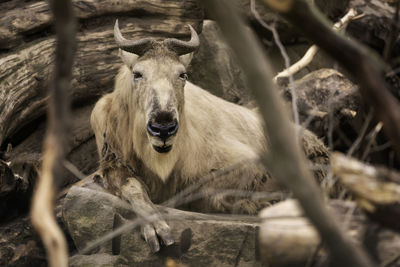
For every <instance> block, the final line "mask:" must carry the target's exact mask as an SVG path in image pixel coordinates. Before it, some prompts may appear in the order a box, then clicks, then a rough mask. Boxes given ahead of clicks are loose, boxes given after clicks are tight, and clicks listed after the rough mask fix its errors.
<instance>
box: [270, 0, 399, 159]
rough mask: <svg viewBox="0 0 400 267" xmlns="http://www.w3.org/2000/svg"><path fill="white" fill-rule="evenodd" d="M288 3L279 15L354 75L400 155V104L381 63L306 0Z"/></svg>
mask: <svg viewBox="0 0 400 267" xmlns="http://www.w3.org/2000/svg"><path fill="white" fill-rule="evenodd" d="M263 2H264V3H265V4H266V5H269V6H270V7H271V8H273V6H274V3H275V2H279V1H278V0H263ZM289 2H290V4H288V5H289V6H290V8H288V9H286V10H285V11H284V12H282V15H283V16H284V17H285V18H287V19H288V20H289V21H291V22H292V23H293V24H294V25H296V26H297V27H298V28H299V29H300V30H302V31H303V32H304V34H305V35H307V36H308V37H309V38H310V39H311V40H312V41H313V42H315V44H316V45H318V46H319V47H320V48H322V49H324V50H325V51H326V52H327V53H328V54H329V55H331V56H332V57H333V58H335V59H336V60H337V61H338V62H339V63H340V64H341V65H342V66H343V68H345V69H346V71H347V72H348V73H350V74H351V75H352V76H353V77H354V79H355V80H356V81H357V82H358V84H359V85H360V92H361V95H362V97H363V98H364V99H365V101H366V102H367V103H369V104H370V105H371V106H372V107H373V108H374V109H375V112H376V114H377V117H378V119H379V120H380V121H382V122H383V124H384V130H385V133H386V134H387V136H388V137H389V139H390V140H391V141H392V144H393V146H394V148H395V150H396V152H397V155H399V156H400V104H399V102H398V101H397V100H396V99H395V98H394V97H393V96H392V95H391V93H390V91H389V89H388V85H387V84H386V82H385V80H384V77H383V76H382V73H383V71H384V66H383V63H382V62H381V61H380V60H378V58H377V57H376V56H375V54H374V53H373V52H372V51H369V50H368V49H367V48H366V47H364V46H363V45H361V44H359V43H356V42H355V41H353V40H350V39H346V38H344V37H342V36H340V35H339V34H337V33H335V32H334V31H332V30H331V29H330V28H329V26H328V23H327V22H326V20H325V19H324V18H323V16H322V15H321V14H320V13H319V12H318V10H317V9H316V8H315V7H312V6H310V5H309V4H308V3H307V2H306V1H304V0H296V1H293V0H291V1H289ZM277 11H279V10H277ZM316 33H318V34H316Z"/></svg>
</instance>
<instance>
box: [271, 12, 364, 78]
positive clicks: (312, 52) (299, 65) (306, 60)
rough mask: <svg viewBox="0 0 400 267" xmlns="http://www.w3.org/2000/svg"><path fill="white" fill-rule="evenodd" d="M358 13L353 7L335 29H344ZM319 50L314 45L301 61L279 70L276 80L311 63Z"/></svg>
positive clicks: (336, 24)
mask: <svg viewBox="0 0 400 267" xmlns="http://www.w3.org/2000/svg"><path fill="white" fill-rule="evenodd" d="M356 15H357V12H356V11H355V10H354V9H353V8H351V9H350V10H349V11H348V12H347V14H346V15H344V16H343V18H341V19H340V20H339V21H338V22H336V23H335V24H334V25H333V29H335V30H340V29H342V28H343V27H344V26H345V25H347V24H348V23H349V22H350V21H351V20H352V19H353V18H354V17H355V16H356ZM318 50H319V49H318V46H316V45H312V46H311V47H310V48H309V49H308V50H307V52H306V53H305V54H304V56H303V57H302V58H301V59H300V60H299V61H297V62H296V63H294V64H293V65H291V66H290V67H289V68H287V69H284V70H283V71H281V72H279V73H278V74H277V75H276V76H275V77H274V81H275V82H278V79H282V78H287V77H289V76H291V75H294V74H295V73H297V72H299V71H300V70H301V69H303V68H305V67H306V66H307V65H308V64H310V63H311V61H312V60H313V58H314V56H315V55H316V54H317V52H318Z"/></svg>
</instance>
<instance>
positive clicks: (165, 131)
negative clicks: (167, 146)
mask: <svg viewBox="0 0 400 267" xmlns="http://www.w3.org/2000/svg"><path fill="white" fill-rule="evenodd" d="M178 128H179V126H178V123H177V122H171V123H163V124H159V123H152V122H149V123H148V124H147V131H148V132H149V134H150V135H152V136H157V137H159V138H161V139H162V140H164V141H165V140H167V139H168V138H169V137H170V136H173V135H174V134H176V132H177V131H178Z"/></svg>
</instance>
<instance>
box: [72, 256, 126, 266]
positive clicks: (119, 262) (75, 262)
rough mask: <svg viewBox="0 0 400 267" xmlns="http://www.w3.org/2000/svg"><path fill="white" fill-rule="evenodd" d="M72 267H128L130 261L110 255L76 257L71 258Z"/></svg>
mask: <svg viewBox="0 0 400 267" xmlns="http://www.w3.org/2000/svg"><path fill="white" fill-rule="evenodd" d="M69 266H70V267H81V266H85V267H112V266H118V267H125V266H126V267H127V266H129V265H128V261H127V260H126V259H125V258H124V257H122V256H114V255H110V254H105V253H102V254H93V255H75V256H72V257H71V258H69Z"/></svg>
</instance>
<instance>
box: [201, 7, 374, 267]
mask: <svg viewBox="0 0 400 267" xmlns="http://www.w3.org/2000/svg"><path fill="white" fill-rule="evenodd" d="M286 2H287V1H285V3H286ZM289 2H290V1H289ZM202 3H203V4H204V6H205V8H206V11H207V12H209V13H210V14H211V15H212V17H213V18H216V20H217V22H218V24H219V26H220V28H221V31H222V34H223V35H224V36H225V38H226V40H227V41H228V43H229V44H230V45H231V48H232V49H233V52H234V53H235V54H236V57H237V59H238V63H239V65H240V67H241V69H242V70H243V72H244V74H245V76H246V80H247V84H248V88H250V89H251V91H252V93H253V95H254V97H255V99H256V101H257V103H258V106H259V108H260V113H261V115H262V117H263V119H264V122H265V135H266V138H267V137H268V138H267V140H269V143H270V146H269V151H268V154H267V155H266V156H265V158H263V163H264V164H265V166H268V170H269V171H270V172H271V174H272V175H273V176H274V177H276V178H277V179H279V180H280V181H281V182H282V183H283V184H284V185H285V186H286V187H287V188H288V189H290V190H291V191H292V192H293V195H294V196H295V197H296V198H297V199H298V200H299V202H300V204H301V206H302V208H303V210H304V213H305V215H306V216H307V217H308V218H309V219H310V221H311V222H312V223H313V224H314V226H315V228H316V229H317V231H318V232H319V234H320V236H321V238H322V239H323V240H324V242H325V243H326V244H327V246H328V248H329V250H330V252H331V255H332V259H333V260H334V261H335V263H337V266H339V265H341V266H372V264H371V263H370V260H369V257H368V255H367V254H366V253H365V252H364V251H362V250H361V249H360V248H359V247H357V246H355V245H354V244H352V243H351V242H350V241H349V240H348V238H347V237H346V235H345V234H344V233H343V231H342V229H341V228H340V227H339V224H338V223H337V221H336V219H335V217H334V216H333V215H332V213H331V212H330V211H328V210H327V209H326V207H325V206H324V201H323V198H322V194H321V192H320V191H319V188H318V186H317V185H316V183H315V181H314V180H313V179H312V175H311V173H310V171H309V170H307V166H308V164H307V163H306V161H305V158H304V155H303V154H302V152H301V149H300V147H299V146H298V145H297V142H296V140H295V137H294V136H293V130H292V128H291V127H292V126H291V125H290V124H289V118H288V115H287V113H286V111H285V108H284V106H283V103H282V100H281V99H280V97H279V95H278V90H277V88H276V87H275V84H274V83H273V82H272V68H271V66H270V65H269V64H268V60H267V59H266V56H265V54H264V52H263V50H262V48H261V45H260V44H259V43H258V42H257V39H256V38H255V37H254V35H252V33H251V32H249V31H248V30H247V29H246V27H245V26H244V23H243V22H242V21H241V19H240V17H239V15H238V14H237V11H236V10H235V8H233V5H232V3H231V2H230V1H227V0H218V1H215V0H203V1H202ZM285 3H283V2H281V1H279V4H280V5H279V6H280V8H283V9H284V8H285ZM282 4H283V6H282ZM286 7H287V6H286Z"/></svg>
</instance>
